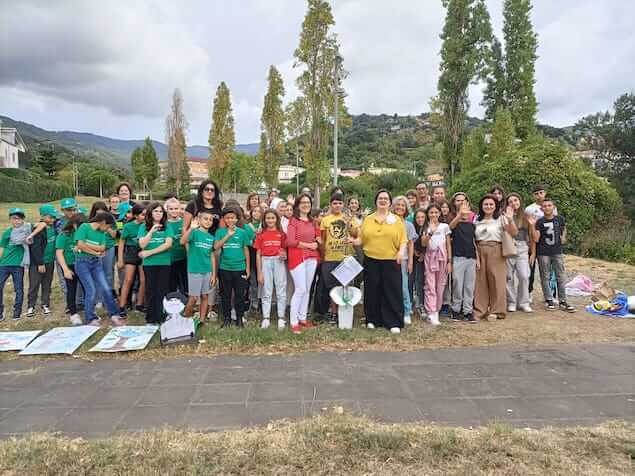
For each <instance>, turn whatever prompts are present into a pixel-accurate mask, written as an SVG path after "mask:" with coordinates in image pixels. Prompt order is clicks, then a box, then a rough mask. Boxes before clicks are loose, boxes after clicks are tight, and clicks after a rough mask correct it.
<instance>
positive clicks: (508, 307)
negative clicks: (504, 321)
mask: <svg viewBox="0 0 635 476" xmlns="http://www.w3.org/2000/svg"><path fill="white" fill-rule="evenodd" d="M507 312H516V306H512V305H511V304H510V305H509V306H507Z"/></svg>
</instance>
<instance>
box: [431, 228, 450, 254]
mask: <svg viewBox="0 0 635 476" xmlns="http://www.w3.org/2000/svg"><path fill="white" fill-rule="evenodd" d="M428 233H430V228H429V227H428ZM450 233H451V231H450V227H449V226H448V225H447V223H439V226H438V227H437V229H436V230H435V231H434V233H433V234H432V236H431V237H430V241H429V242H428V248H430V249H431V250H436V249H437V248H441V247H444V246H445V237H446V236H448V235H449V234H450Z"/></svg>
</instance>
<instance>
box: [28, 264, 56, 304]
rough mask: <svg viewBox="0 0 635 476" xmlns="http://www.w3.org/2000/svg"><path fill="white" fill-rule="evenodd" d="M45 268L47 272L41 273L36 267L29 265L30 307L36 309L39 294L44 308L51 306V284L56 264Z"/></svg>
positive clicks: (47, 265) (46, 265)
mask: <svg viewBox="0 0 635 476" xmlns="http://www.w3.org/2000/svg"><path fill="white" fill-rule="evenodd" d="M44 266H45V268H46V271H45V272H44V273H40V272H39V271H38V270H37V266H36V265H34V264H31V265H29V296H28V307H35V305H36V304H37V296H38V294H40V301H41V304H42V305H43V306H47V307H50V306H51V284H52V283H53V273H54V272H55V263H46V264H45V265H44ZM40 290H41V292H40Z"/></svg>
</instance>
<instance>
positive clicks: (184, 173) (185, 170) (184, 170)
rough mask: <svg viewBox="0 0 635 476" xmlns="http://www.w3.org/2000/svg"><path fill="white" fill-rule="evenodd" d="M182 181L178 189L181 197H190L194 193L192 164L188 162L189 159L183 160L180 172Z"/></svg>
mask: <svg viewBox="0 0 635 476" xmlns="http://www.w3.org/2000/svg"><path fill="white" fill-rule="evenodd" d="M179 176H180V179H181V183H180V184H179V188H178V189H177V190H178V191H177V193H178V195H179V198H182V199H189V198H190V196H191V195H192V193H191V190H192V176H191V175H190V166H189V165H188V164H187V160H184V161H183V162H181V171H180V173H179Z"/></svg>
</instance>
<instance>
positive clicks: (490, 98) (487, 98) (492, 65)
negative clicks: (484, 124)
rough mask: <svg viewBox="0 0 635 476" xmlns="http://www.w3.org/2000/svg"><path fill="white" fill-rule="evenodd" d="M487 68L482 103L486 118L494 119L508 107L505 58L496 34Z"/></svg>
mask: <svg viewBox="0 0 635 476" xmlns="http://www.w3.org/2000/svg"><path fill="white" fill-rule="evenodd" d="M487 69H488V74H487V78H486V80H485V83H486V87H485V91H484V92H483V102H482V103H481V105H483V106H484V107H485V119H487V120H489V121H494V117H495V116H496V111H497V110H498V109H499V108H501V107H506V97H505V83H506V77H505V58H504V57H503V48H502V46H501V44H500V41H498V38H496V37H495V36H494V37H493V38H492V49H491V52H490V54H489V56H488V60H487Z"/></svg>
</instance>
